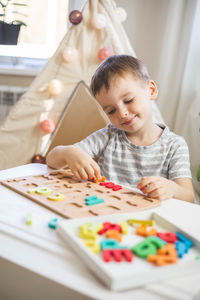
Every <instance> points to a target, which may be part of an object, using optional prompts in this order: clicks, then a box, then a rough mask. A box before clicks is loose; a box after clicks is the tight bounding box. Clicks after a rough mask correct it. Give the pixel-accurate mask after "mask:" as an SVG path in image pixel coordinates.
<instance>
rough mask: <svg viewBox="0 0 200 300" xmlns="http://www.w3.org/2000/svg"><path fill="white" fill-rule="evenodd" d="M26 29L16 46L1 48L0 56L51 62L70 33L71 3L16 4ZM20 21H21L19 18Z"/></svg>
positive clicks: (29, 1) (38, 1) (60, 0)
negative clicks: (65, 36) (24, 5)
mask: <svg viewBox="0 0 200 300" xmlns="http://www.w3.org/2000/svg"><path fill="white" fill-rule="evenodd" d="M15 2H19V3H22V2H23V3H27V5H28V6H26V7H17V8H18V10H20V11H21V12H23V13H24V14H25V15H27V17H26V16H22V18H23V21H24V22H25V23H26V24H27V27H25V26H22V27H21V30H20V34H19V40H18V44H17V45H16V46H11V45H5V46H4V45H0V56H15V57H31V58H44V59H48V58H49V57H51V56H52V54H53V53H54V51H55V50H56V48H57V47H58V45H59V43H60V41H61V40H62V38H63V36H64V35H65V33H66V31H67V22H68V0H42V1H41V0H23V1H22V0H15ZM18 18H19V17H18Z"/></svg>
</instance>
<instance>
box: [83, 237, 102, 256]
mask: <svg viewBox="0 0 200 300" xmlns="http://www.w3.org/2000/svg"><path fill="white" fill-rule="evenodd" d="M84 244H85V245H86V246H87V247H88V248H90V250H91V251H92V252H93V253H95V254H98V253H99V252H100V249H101V248H100V245H99V244H98V243H96V242H95V241H94V240H84Z"/></svg>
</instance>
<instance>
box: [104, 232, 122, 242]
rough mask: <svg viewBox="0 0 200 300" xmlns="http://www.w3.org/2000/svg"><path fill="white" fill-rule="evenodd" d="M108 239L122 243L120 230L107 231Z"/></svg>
mask: <svg viewBox="0 0 200 300" xmlns="http://www.w3.org/2000/svg"><path fill="white" fill-rule="evenodd" d="M106 237H107V238H108V239H114V240H117V241H118V242H121V241H122V236H121V233H120V232H119V231H118V230H115V229H110V230H107V231H106Z"/></svg>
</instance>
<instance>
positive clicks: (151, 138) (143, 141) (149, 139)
mask: <svg viewBox="0 0 200 300" xmlns="http://www.w3.org/2000/svg"><path fill="white" fill-rule="evenodd" d="M162 132H163V129H162V128H161V127H159V126H158V125H157V124H154V123H153V124H152V127H150V128H149V129H148V130H145V131H144V132H137V133H135V134H134V135H129V134H128V133H126V136H127V138H128V139H129V140H130V141H131V142H132V143H134V144H135V145H137V146H150V145H152V144H154V143H155V142H156V141H157V140H158V139H159V138H160V136H161V135H162Z"/></svg>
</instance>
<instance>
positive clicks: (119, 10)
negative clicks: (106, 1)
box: [115, 7, 127, 22]
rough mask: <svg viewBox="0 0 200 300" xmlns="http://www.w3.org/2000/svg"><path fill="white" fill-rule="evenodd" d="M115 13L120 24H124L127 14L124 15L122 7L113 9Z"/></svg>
mask: <svg viewBox="0 0 200 300" xmlns="http://www.w3.org/2000/svg"><path fill="white" fill-rule="evenodd" d="M115 12H116V14H117V17H118V19H119V21H120V22H124V21H125V20H126V18H127V13H126V11H125V9H124V8H122V7H117V8H116V9H115Z"/></svg>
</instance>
